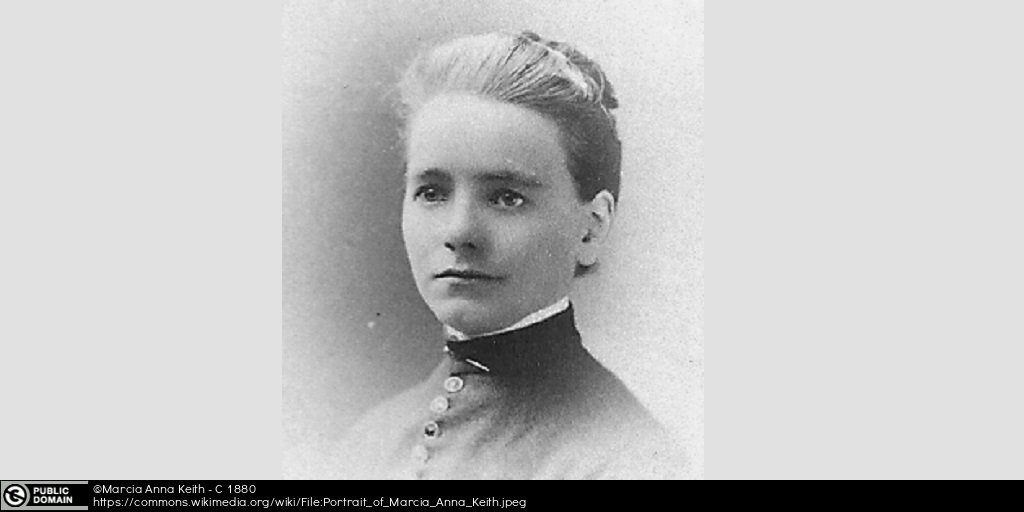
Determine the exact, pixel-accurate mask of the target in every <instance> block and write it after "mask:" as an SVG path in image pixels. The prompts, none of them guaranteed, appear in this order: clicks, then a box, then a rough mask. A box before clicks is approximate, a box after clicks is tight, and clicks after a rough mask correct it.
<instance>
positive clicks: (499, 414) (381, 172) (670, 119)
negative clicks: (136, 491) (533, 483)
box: [282, 0, 704, 480]
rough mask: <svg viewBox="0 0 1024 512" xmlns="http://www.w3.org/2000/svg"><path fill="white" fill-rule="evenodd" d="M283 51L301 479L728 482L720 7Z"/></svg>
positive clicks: (535, 9)
mask: <svg viewBox="0 0 1024 512" xmlns="http://www.w3.org/2000/svg"><path fill="white" fill-rule="evenodd" d="M283 38H284V55H283V75H284V76H283V98H282V159H283V169H282V172H283V178H282V179H283V181H282V183H283V192H284V195H283V210H284V217H283V223H284V225H283V240H282V245H283V274H284V276H283V277H284V280H283V303H284V304H283V306H284V317H283V331H284V332H283V336H284V337H283V345H282V362H283V374H282V386H283V393H282V423H283V427H284V440H283V443H284V458H283V470H284V476H285V478H311V479H324V478H330V479H360V480H378V479H428V480H433V479H443V480H450V479H487V480H502V479H516V480H527V479H701V478H703V442H704V440H703V412H704V409H703V392H704V386H703V299H704V293H703V270H704V264H703V235H702V233H703V222H704V220H703V95H704V74H703V65H704V9H703V2H696V1H654V2H627V1H569V2H540V1H525V2H523V1H516V2H513V1H469V2H465V1H426V0H424V1H416V0H396V1H385V2H377V1H366V0H337V1H309V2H307V1H303V2H298V1H296V2H286V3H285V8H284V20H283Z"/></svg>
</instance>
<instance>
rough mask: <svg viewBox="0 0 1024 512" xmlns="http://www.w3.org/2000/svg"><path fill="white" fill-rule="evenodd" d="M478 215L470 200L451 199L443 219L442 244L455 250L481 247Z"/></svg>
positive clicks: (481, 238)
mask: <svg viewBox="0 0 1024 512" xmlns="http://www.w3.org/2000/svg"><path fill="white" fill-rule="evenodd" d="M479 217H480V215H479V212H477V211H476V208H475V206H474V205H473V204H472V202H471V201H468V200H464V199H463V200H458V199H457V200H455V201H453V202H452V203H451V206H450V209H449V212H448V215H447V216H445V220H444V222H445V230H444V246H445V247H446V248H448V250H450V251H456V252H457V251H466V250H470V251H475V250H479V249H482V248H483V242H484V240H483V232H482V229H481V226H480V218H479Z"/></svg>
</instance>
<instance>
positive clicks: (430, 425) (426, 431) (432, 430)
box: [423, 421, 441, 439]
mask: <svg viewBox="0 0 1024 512" xmlns="http://www.w3.org/2000/svg"><path fill="white" fill-rule="evenodd" d="M423 435H425V436H427V439H433V438H435V437H437V436H439V435H441V427H440V426H439V425H438V424H437V422H436V421H428V422H427V424H426V425H423Z"/></svg>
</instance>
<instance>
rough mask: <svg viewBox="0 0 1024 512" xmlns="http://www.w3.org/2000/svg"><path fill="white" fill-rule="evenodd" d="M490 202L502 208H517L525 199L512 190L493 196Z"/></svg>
mask: <svg viewBox="0 0 1024 512" xmlns="http://www.w3.org/2000/svg"><path fill="white" fill-rule="evenodd" d="M492 201H493V202H494V204H496V205H498V206H500V207H502V208H518V207H520V206H522V205H523V204H525V203H526V198H525V197H523V195H522V194H520V193H519V192H516V191H514V190H503V191H501V192H498V193H497V194H495V196H494V198H493V199H492Z"/></svg>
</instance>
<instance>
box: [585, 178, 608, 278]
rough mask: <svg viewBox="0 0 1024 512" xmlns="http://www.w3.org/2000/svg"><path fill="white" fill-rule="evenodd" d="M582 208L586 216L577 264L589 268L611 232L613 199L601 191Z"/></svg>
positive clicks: (604, 191) (595, 261)
mask: <svg viewBox="0 0 1024 512" xmlns="http://www.w3.org/2000/svg"><path fill="white" fill-rule="evenodd" d="M583 208H584V210H585V211H584V213H585V214H586V216H587V220H586V232H584V233H583V236H582V238H581V239H580V241H581V242H582V243H581V244H580V253H579V256H578V258H577V259H578V261H577V262H578V263H579V264H580V265H583V266H588V267H589V266H591V265H593V264H595V263H597V256H598V253H599V252H600V249H601V247H602V246H603V245H604V242H605V241H606V240H607V239H608V233H609V232H611V229H612V219H613V218H614V217H615V197H614V196H612V193H611V192H608V191H607V190H602V191H600V192H598V193H597V194H596V195H595V196H594V198H593V199H591V200H590V202H589V203H585V204H584V205H583Z"/></svg>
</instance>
